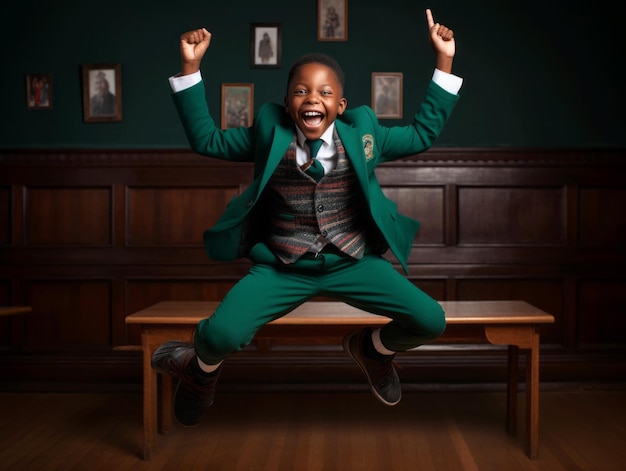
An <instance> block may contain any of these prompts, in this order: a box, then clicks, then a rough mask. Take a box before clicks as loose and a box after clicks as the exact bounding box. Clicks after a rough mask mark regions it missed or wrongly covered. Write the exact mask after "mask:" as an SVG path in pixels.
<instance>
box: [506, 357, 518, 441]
mask: <svg viewBox="0 0 626 471" xmlns="http://www.w3.org/2000/svg"><path fill="white" fill-rule="evenodd" d="M518 358H519V348H518V347H517V345H509V348H508V368H507V375H508V383H507V387H506V430H507V432H508V433H510V434H512V435H516V434H517V376H518Z"/></svg>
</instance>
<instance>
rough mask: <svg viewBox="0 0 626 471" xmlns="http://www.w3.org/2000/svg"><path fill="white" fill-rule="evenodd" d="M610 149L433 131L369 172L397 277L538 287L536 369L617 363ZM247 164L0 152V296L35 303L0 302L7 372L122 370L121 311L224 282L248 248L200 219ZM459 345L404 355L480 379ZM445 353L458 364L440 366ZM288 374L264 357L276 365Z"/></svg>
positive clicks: (431, 375) (425, 284)
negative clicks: (238, 251) (488, 143)
mask: <svg viewBox="0 0 626 471" xmlns="http://www.w3.org/2000/svg"><path fill="white" fill-rule="evenodd" d="M625 159H626V155H624V152H621V151H609V150H593V151H583V150H576V151H567V150H538V149H453V148H436V149H433V150H431V151H429V152H427V153H426V154H423V155H421V156H419V157H415V158H414V159H406V160H404V161H401V162H397V163H394V164H387V165H385V166H383V167H381V168H380V169H379V171H378V174H379V179H380V181H381V184H382V186H383V189H384V191H385V192H386V194H387V195H388V196H389V197H391V198H392V199H394V200H395V201H397V203H398V206H399V208H400V210H401V211H402V212H403V213H405V214H407V215H410V216H412V217H415V218H416V219H419V220H420V221H421V222H422V229H421V230H420V232H419V233H418V236H417V237H416V239H415V242H414V247H413V250H412V253H411V256H410V275H409V278H410V279H411V281H413V282H414V283H416V284H418V285H419V286H420V287H422V288H423V289H424V290H425V291H427V292H428V293H430V294H431V295H432V296H434V297H435V298H436V299H440V300H453V299H459V300H481V299H525V300H527V301H529V302H531V303H533V304H536V305H537V306H539V307H541V308H542V309H545V310H547V311H548V312H550V313H552V314H554V315H555V317H556V323H555V324H554V325H551V326H546V327H545V329H544V331H543V338H542V340H543V343H544V354H543V361H544V363H546V364H547V366H546V367H545V368H544V375H547V378H548V379H554V380H566V381H575V380H577V379H585V378H590V379H594V380H602V381H604V380H615V379H618V378H620V377H621V376H622V375H623V373H624V359H625V350H626V301H625V297H624V296H623V293H624V292H625V291H626V275H624V270H623V267H624V264H625V262H626V253H625V249H624V244H623V241H624V236H623V234H624V232H625V231H626V211H625V210H624V208H626V183H625V181H624V175H625V172H624V170H625V169H626V164H625V162H626V160H625ZM251 179H252V168H251V167H250V166H249V165H244V164H227V163H222V162H217V161H213V160H210V159H203V158H200V157H198V156H195V155H194V154H192V153H191V152H188V151H167V150H166V151H152V150H146V151H135V150H133V151H124V150H120V151H96V152H94V151H41V152H38V151H23V152H22V151H19V152H12V153H4V154H2V156H1V159H0V222H1V224H0V260H1V264H0V303H1V304H28V305H31V306H32V307H33V312H32V313H31V314H29V315H27V316H22V317H17V318H14V319H0V328H1V329H2V330H1V334H0V375H1V376H3V377H4V378H5V379H4V381H5V382H6V383H5V384H7V383H11V382H13V383H20V382H29V381H32V382H37V381H45V380H50V381H55V380H60V381H65V382H66V383H68V382H72V380H73V378H76V377H77V376H80V377H81V379H82V380H84V378H82V375H83V373H84V372H85V371H89V372H90V373H92V374H94V375H95V378H96V379H100V380H102V379H103V377H106V379H107V380H108V381H113V382H124V381H128V380H129V379H130V380H131V381H137V382H138V381H139V378H140V372H141V370H140V363H139V358H138V356H137V355H138V353H137V352H136V351H132V348H129V346H133V345H138V344H140V341H141V340H140V336H139V332H138V331H137V330H136V329H134V328H129V327H127V326H126V325H125V323H124V318H125V316H126V315H127V314H129V313H132V312H134V311H136V310H139V309H141V308H143V307H145V306H148V305H150V304H152V303H155V302H158V301H162V300H185V299H188V300H201V299H204V300H219V299H221V298H222V297H223V296H224V295H225V293H226V292H227V291H228V290H229V288H230V287H231V286H232V285H233V284H234V283H235V282H236V281H237V280H238V279H239V278H240V277H241V276H242V275H243V274H244V273H245V272H246V270H247V268H248V266H249V264H248V262H247V261H246V260H241V261H237V262H233V263H218V262H210V261H209V260H207V258H206V256H205V254H204V249H203V247H202V233H203V231H204V230H205V229H206V228H208V227H210V226H211V225H212V224H213V223H215V221H216V220H217V218H218V217H219V215H220V214H221V212H222V211H223V208H224V207H225V206H226V205H227V203H228V202H229V201H230V199H231V198H232V197H233V196H235V195H237V194H238V193H240V192H241V191H242V189H243V188H245V186H246V185H247V184H249V182H250V181H251ZM207 314H208V313H207ZM129 350H131V351H129ZM303 352H304V353H303ZM307 352H308V353H307ZM334 354H335V356H337V357H338V356H339V352H337V351H335V353H334ZM472 354H474V355H475V354H477V350H468V352H467V355H470V356H471V355H472ZM259 355H267V353H263V354H259V353H257V352H255V351H254V349H250V350H249V351H247V352H246V353H245V354H242V355H241V356H240V357H239V358H238V363H237V365H238V368H239V370H237V369H236V368H235V370H236V371H242V372H249V371H248V370H247V369H246V368H247V366H246V364H247V363H246V362H249V364H250V365H254V364H257V363H259V362H261V363H262V361H260V360H259V358H258V357H259ZM277 355H278V356H277V357H276V358H274V360H273V362H274V365H278V366H280V358H279V357H280V355H279V354H277ZM319 355H320V351H319V349H318V347H316V346H315V345H312V346H311V347H310V348H309V349H308V350H307V349H304V350H301V351H300V358H301V360H302V362H303V363H304V364H306V363H307V362H308V363H315V362H316V360H315V358H316V357H317V356H319ZM467 355H463V354H458V349H455V348H454V347H453V346H450V348H449V349H446V348H445V346H444V347H443V348H438V349H433V350H432V351H431V350H428V349H427V350H426V353H425V355H424V357H423V358H421V359H419V360H414V361H415V363H411V361H412V360H405V361H406V362H407V364H408V366H409V370H411V366H416V367H419V368H420V375H422V377H423V378H424V380H428V379H432V380H437V381H448V380H449V381H452V382H454V381H458V380H459V378H462V379H463V380H466V381H477V380H478V381H480V380H481V379H483V377H482V376H481V375H482V373H480V372H476V373H475V374H474V373H472V371H473V370H472V369H471V365H470V366H467V368H465V367H464V366H463V365H465V363H466V357H467ZM331 356H332V354H331ZM451 356H452V358H454V359H456V360H457V366H458V367H459V368H460V369H452V370H449V371H450V375H452V376H450V377H447V376H446V373H445V372H446V371H448V370H447V369H446V368H448V369H449V368H450V361H451V360H450V358H451ZM86 358H90V359H91V360H89V361H90V362H91V363H90V364H91V367H92V368H93V365H94V364H96V365H98V364H99V365H107V367H108V369H106V368H105V370H106V373H102V371H101V369H99V368H93V369H89V367H87V366H85V363H87V360H86ZM498 358H499V357H498ZM44 360H45V361H44ZM327 360H328V361H331V363H332V358H330V359H327ZM444 360H445V365H446V368H441V367H442V365H443V363H442V362H443V361H444ZM337 361H338V360H336V362H337ZM42 362H43V363H44V364H45V368H46V373H45V374H44V373H42V369H43V366H41V364H42ZM499 362H500V359H498V360H497V361H496V363H498V365H499V366H501V365H500V363H499ZM270 363H271V362H270ZM453 363H454V362H453ZM599 363H601V364H602V365H603V367H602V368H595V365H596V364H599ZM111 365H113V368H111ZM342 365H344V364H343V363H342V362H341V361H339V363H337V365H336V366H338V367H341V366H342ZM607 365H608V366H607ZM115 366H117V367H118V368H117V369H116V368H115ZM453 366H454V365H453ZM250 368H253V366H250ZM98 371H100V373H98ZM281 371H283V374H282V376H281ZM442 371H443V373H442ZM474 371H476V370H475V369H474ZM55 372H56V373H58V374H56V375H55ZM459 372H460V373H459ZM289 375H291V372H290V370H289V369H288V368H285V369H283V370H281V369H280V368H278V372H275V377H274V380H281V379H283V380H285V381H288V380H289ZM322 376H323V374H322ZM331 376H332V374H331ZM231 378H232V379H233V380H234V381H238V380H239V379H241V378H237V377H236V375H233V376H232V377H231ZM291 379H293V377H292V378H291ZM487 379H489V377H488V378H487ZM241 380H243V379H241ZM77 381H79V380H78V379H77ZM79 382H80V381H79Z"/></svg>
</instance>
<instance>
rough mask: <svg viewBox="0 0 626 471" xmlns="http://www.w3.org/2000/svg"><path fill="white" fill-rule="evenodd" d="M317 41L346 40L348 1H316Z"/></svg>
mask: <svg viewBox="0 0 626 471" xmlns="http://www.w3.org/2000/svg"><path fill="white" fill-rule="evenodd" d="M317 40H318V41H347V40H348V0H317Z"/></svg>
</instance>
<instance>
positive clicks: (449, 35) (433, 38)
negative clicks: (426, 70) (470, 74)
mask: <svg viewBox="0 0 626 471" xmlns="http://www.w3.org/2000/svg"><path fill="white" fill-rule="evenodd" d="M426 21H427V22H428V37H429V40H430V45H431V47H432V48H433V51H435V56H436V59H435V67H437V68H438V69H439V70H441V71H442V72H447V73H452V59H453V58H454V53H455V52H456V45H455V42H454V32H453V31H452V30H451V29H449V28H448V27H446V26H444V25H442V24H439V23H435V20H434V19H433V13H432V12H431V11H430V9H427V10H426Z"/></svg>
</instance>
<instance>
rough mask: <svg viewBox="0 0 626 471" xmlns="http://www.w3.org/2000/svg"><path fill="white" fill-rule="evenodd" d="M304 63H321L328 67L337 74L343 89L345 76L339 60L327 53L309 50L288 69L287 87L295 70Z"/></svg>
mask: <svg viewBox="0 0 626 471" xmlns="http://www.w3.org/2000/svg"><path fill="white" fill-rule="evenodd" d="M306 64H322V65H325V66H326V67H328V68H330V69H331V70H332V71H333V72H334V73H335V75H336V76H337V80H339V83H340V84H341V88H342V89H345V85H346V76H345V75H344V73H343V69H342V68H341V66H340V65H339V62H337V61H336V60H335V59H333V58H332V57H331V56H329V55H328V54H322V53H321V52H311V53H308V54H304V55H303V56H300V58H298V59H297V60H296V61H295V62H294V63H293V65H292V66H291V69H289V75H288V76H287V87H289V84H290V83H291V80H292V79H293V76H294V74H295V73H296V70H298V68H299V67H302V66H303V65H306Z"/></svg>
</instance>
